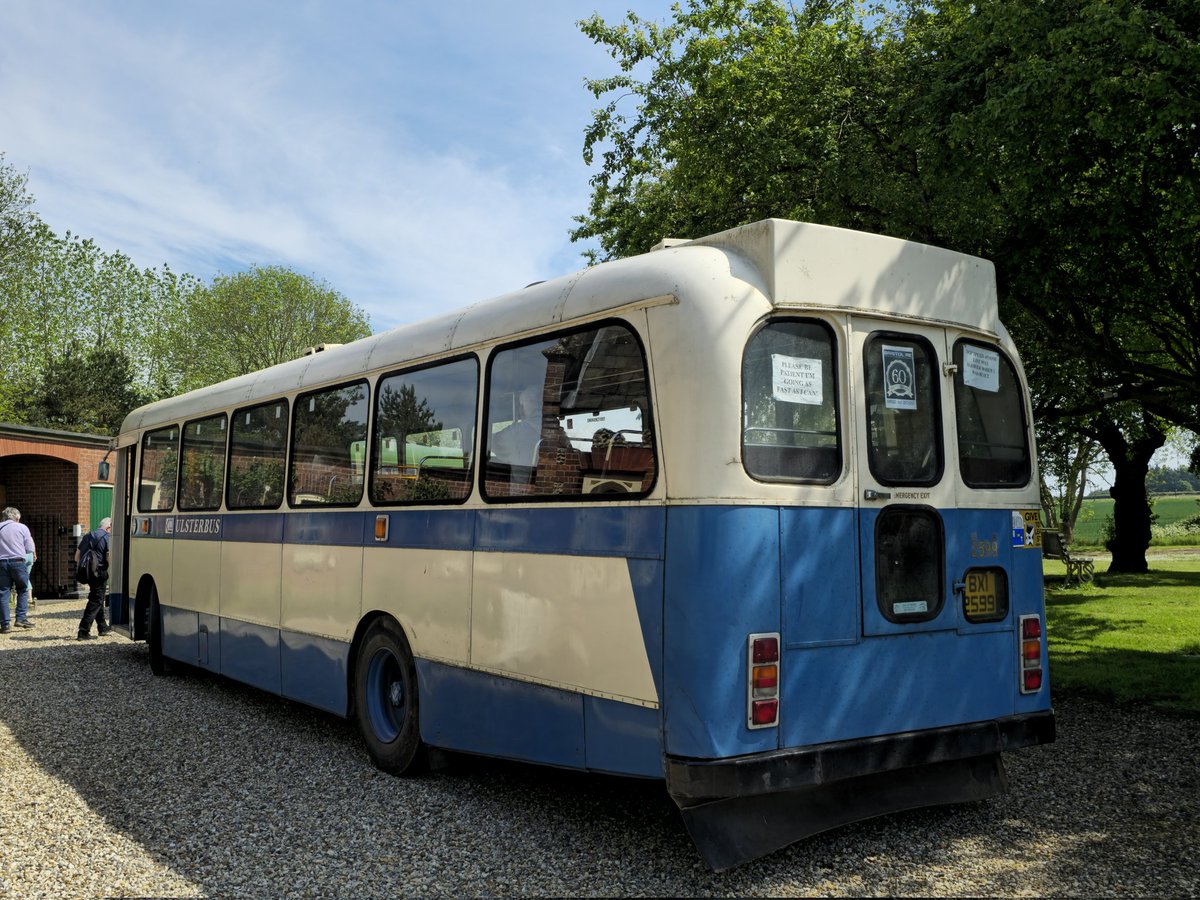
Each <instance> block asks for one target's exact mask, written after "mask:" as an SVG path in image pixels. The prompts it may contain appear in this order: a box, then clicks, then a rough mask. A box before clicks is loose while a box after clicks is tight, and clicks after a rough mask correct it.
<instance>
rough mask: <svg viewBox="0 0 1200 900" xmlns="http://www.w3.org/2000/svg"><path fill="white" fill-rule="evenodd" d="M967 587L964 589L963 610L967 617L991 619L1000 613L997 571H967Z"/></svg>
mask: <svg viewBox="0 0 1200 900" xmlns="http://www.w3.org/2000/svg"><path fill="white" fill-rule="evenodd" d="M966 582H967V587H966V590H965V591H963V612H964V613H966V616H967V619H969V620H978V619H990V618H994V617H995V616H997V615H998V614H999V613H1000V603H999V600H998V595H997V592H996V573H995V572H989V571H986V570H978V571H974V572H968V573H967V578H966Z"/></svg>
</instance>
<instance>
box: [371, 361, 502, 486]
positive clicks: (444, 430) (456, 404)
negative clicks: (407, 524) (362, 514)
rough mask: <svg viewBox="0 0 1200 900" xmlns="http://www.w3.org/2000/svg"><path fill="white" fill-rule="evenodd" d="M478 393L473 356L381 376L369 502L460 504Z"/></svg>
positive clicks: (468, 468) (468, 472) (466, 480)
mask: <svg viewBox="0 0 1200 900" xmlns="http://www.w3.org/2000/svg"><path fill="white" fill-rule="evenodd" d="M478 394H479V363H478V361H477V360H476V359H475V357H469V358H467V359H459V360H455V361H453V362H449V363H445V364H444V365H437V366H432V367H430V368H426V369H418V370H415V371H410V372H401V373H397V374H395V375H388V376H385V377H383V378H381V379H380V380H379V384H378V386H377V387H376V390H375V438H374V442H373V444H372V447H371V489H370V497H371V502H372V503H374V504H377V505H390V504H403V503H459V502H462V501H463V500H465V499H466V498H467V497H468V496H469V495H470V493H471V474H472V472H473V468H474V467H473V460H472V458H471V450H472V443H471V441H472V439H473V437H474V434H475V409H476V406H477V399H478Z"/></svg>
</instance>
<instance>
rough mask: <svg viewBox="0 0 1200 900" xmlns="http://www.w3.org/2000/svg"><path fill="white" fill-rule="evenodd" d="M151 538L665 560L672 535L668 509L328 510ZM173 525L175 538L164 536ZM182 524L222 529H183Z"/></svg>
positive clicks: (251, 518)
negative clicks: (382, 537) (384, 535)
mask: <svg viewBox="0 0 1200 900" xmlns="http://www.w3.org/2000/svg"><path fill="white" fill-rule="evenodd" d="M380 515H386V516H387V517H388V539H387V541H376V540H375V519H376V517H377V516H380ZM138 518H139V519H149V520H150V523H151V529H150V533H149V534H142V533H141V532H140V531H139V532H138V533H135V534H133V535H131V537H132V538H135V539H145V538H160V539H161V538H166V539H171V538H180V539H187V540H224V541H229V542H240V543H267V544H270V543H279V542H283V543H285V544H321V545H326V546H341V547H358V546H366V547H413V548H419V549H426V550H483V551H499V552H509V553H554V554H562V555H566V556H620V557H624V558H628V559H645V560H661V559H663V547H664V542H665V534H666V512H665V511H664V509H663V508H662V507H658V506H653V507H629V506H621V507H618V506H610V507H602V506H593V507H585V508H583V509H528V508H519V509H482V510H470V509H446V510H431V509H413V510H401V509H391V510H378V511H377V510H322V511H319V512H318V511H313V512H309V511H295V512H262V513H232V514H231V513H225V514H223V515H212V516H164V515H159V516H139V517H138ZM168 519H170V520H172V522H171V524H172V526H173V527H175V533H174V534H168V533H167V532H166V528H167V520H168ZM182 520H205V521H206V522H216V523H219V524H218V525H217V526H216V528H209V527H208V526H207V525H201V526H195V525H184V526H183V527H184V528H185V529H187V528H195V527H199V528H201V529H206V528H207V529H208V530H201V531H198V532H191V531H185V532H179V530H178V529H179V525H178V522H180V521H182Z"/></svg>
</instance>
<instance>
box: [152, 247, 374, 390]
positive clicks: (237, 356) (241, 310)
mask: <svg viewBox="0 0 1200 900" xmlns="http://www.w3.org/2000/svg"><path fill="white" fill-rule="evenodd" d="M370 334H371V328H370V324H369V320H368V318H367V316H366V314H365V313H364V312H363V311H362V310H361V309H359V308H358V307H357V306H355V305H354V304H353V303H352V302H351V301H349V300H348V299H346V297H344V296H343V295H342V294H340V293H338V292H337V291H336V290H334V289H333V288H332V287H330V286H329V285H328V284H326V283H325V282H324V281H319V280H316V279H314V278H311V277H308V276H305V275H301V274H299V273H297V272H294V271H292V270H290V269H287V268H284V267H282V266H256V267H254V268H252V269H250V270H249V271H247V272H241V273H239V274H236V275H221V276H218V277H217V278H216V279H214V280H213V282H212V284H211V285H209V286H207V287H197V288H196V289H194V290H193V291H192V292H191V295H190V296H189V297H188V300H187V304H186V311H185V312H184V314H183V315H182V316H181V317H180V321H179V322H178V323H177V325H176V327H175V328H174V331H173V333H172V334H171V335H170V337H169V338H168V343H169V344H170V345H171V347H172V353H173V355H174V356H175V357H176V359H178V360H181V361H183V360H185V361H186V364H182V363H181V370H182V371H181V372H180V380H179V383H178V384H177V385H175V387H176V389H179V390H190V389H193V388H198V387H203V386H205V385H209V384H215V383H216V382H218V381H223V380H225V379H227V378H233V377H236V376H238V375H243V374H246V373H247V372H253V371H256V370H258V369H263V368H266V367H268V366H273V365H277V364H278V363H281V362H286V361H287V360H290V359H296V358H297V357H299V356H300V355H301V354H302V353H303V351H304V350H305V349H306V348H308V347H312V346H316V345H318V344H322V343H335V344H337V343H346V342H349V341H354V340H358V339H359V338H363V337H367V336H369V335H370Z"/></svg>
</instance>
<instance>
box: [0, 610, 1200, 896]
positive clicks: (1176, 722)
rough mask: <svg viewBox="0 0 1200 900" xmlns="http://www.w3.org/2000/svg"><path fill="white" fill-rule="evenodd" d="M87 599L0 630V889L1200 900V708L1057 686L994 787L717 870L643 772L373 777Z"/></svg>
mask: <svg viewBox="0 0 1200 900" xmlns="http://www.w3.org/2000/svg"><path fill="white" fill-rule="evenodd" d="M81 609H82V603H78V604H77V603H73V602H72V603H61V602H58V603H56V602H53V601H51V602H47V601H42V602H40V603H39V604H38V605H37V607H36V608H35V610H34V616H33V619H34V621H35V622H36V623H37V627H36V628H35V629H33V630H31V631H29V632H19V633H17V632H15V633H14V634H11V635H5V636H4V637H3V638H0V688H2V690H3V697H4V699H3V701H2V703H0V775H2V776H3V777H2V778H0V896H6V895H7V896H15V897H36V896H47V897H68V896H75V897H94V896H129V895H137V896H142V895H154V896H175V897H240V896H245V895H248V894H249V895H256V896H289V897H292V896H319V897H359V896H383V895H405V896H411V895H425V896H428V895H442V896H445V895H459V894H465V895H471V896H493V895H514V894H515V895H557V896H563V895H570V896H597V895H606V896H613V895H646V896H676V897H678V896H682V897H692V896H712V895H723V896H727V895H744V896H756V895H761V896H814V895H824V896H963V895H968V896H1045V895H1057V896H1076V897H1082V896H1089V897H1090V896H1119V897H1132V896H1155V897H1161V896H1167V897H1178V896H1198V895H1200V815H1198V814H1200V773H1198V768H1197V753H1198V751H1200V721H1198V720H1195V719H1185V718H1178V717H1174V716H1169V715H1165V714H1162V713H1157V712H1151V711H1147V710H1131V709H1126V708H1116V707H1112V706H1109V705H1106V704H1103V703H1100V702H1096V701H1094V700H1088V699H1084V698H1080V697H1058V698H1056V702H1055V707H1056V711H1057V713H1058V725H1059V740H1058V742H1057V743H1055V744H1052V745H1049V746H1046V747H1037V748H1031V749H1027V750H1023V751H1018V752H1016V753H1012V754H1009V755H1008V756H1007V757H1006V759H1007V761H1008V770H1009V776H1010V780H1011V782H1012V790H1011V792H1010V793H1009V794H1007V795H1006V796H1004V797H1001V798H999V799H995V800H990V801H987V802H984V803H981V804H976V805H972V806H966V807H956V808H943V809H937V810H924V811H920V812H913V813H906V814H902V815H896V816H891V817H889V818H885V819H878V820H875V821H871V822H866V823H861V824H859V825H854V826H850V827H847V828H842V829H840V830H838V831H834V832H831V833H828V834H825V835H821V836H818V837H816V838H812V839H809V840H808V841H805V842H802V843H800V844H798V845H794V846H793V847H791V848H789V849H787V850H784V851H781V852H779V853H775V854H772V855H771V856H768V857H767V858H765V859H761V860H758V861H756V862H753V863H750V864H748V865H745V866H742V867H740V868H738V869H734V870H733V871H731V872H727V873H724V874H722V875H714V874H712V873H711V872H709V871H708V870H707V869H706V868H705V867H704V865H703V864H702V863H701V861H700V859H699V857H698V856H697V855H696V853H695V851H694V849H693V848H692V845H691V843H690V841H689V840H688V838H687V835H686V833H685V832H684V829H683V825H682V823H681V821H680V819H679V816H678V813H677V812H676V811H675V809H674V806H673V805H672V803H671V801H670V800H669V798H668V797H667V794H666V791H665V790H664V788H663V787H662V785H661V784H658V783H652V782H639V781H628V780H623V779H615V778H605V777H599V776H587V775H580V774H576V773H570V772H560V771H555V770H552V769H545V768H538V767H532V766H523V765H516V764H509V763H502V762H496V761H492V760H475V759H470V758H461V757H456V758H455V760H454V765H453V766H452V768H450V769H448V770H446V771H443V772H440V773H437V774H433V775H427V776H424V777H422V778H418V779H409V780H403V779H397V778H392V777H390V776H387V775H384V774H382V773H380V772H378V771H376V770H375V769H374V768H373V767H372V766H371V764H370V762H369V761H368V759H367V756H366V753H365V752H364V751H363V750H362V748H361V747H360V745H359V743H358V739H357V737H356V736H355V734H354V732H353V730H352V729H351V727H350V726H349V725H348V724H347V723H345V722H343V721H341V720H339V719H336V718H333V717H330V716H326V715H323V714H321V713H317V712H313V711H311V710H308V709H305V708H302V707H300V706H296V705H294V704H290V703H287V702H286V701H282V700H279V699H277V698H273V697H270V696H267V695H263V694H260V693H258V692H256V691H253V690H250V689H248V688H244V687H242V686H240V685H237V684H234V683H232V682H228V681H222V680H219V679H216V678H213V677H210V676H206V675H203V674H198V673H194V674H189V675H186V676H182V677H179V676H176V677H171V678H155V677H154V676H152V675H151V674H150V670H149V666H148V664H147V652H146V647H145V645H143V644H133V643H131V642H129V641H128V640H126V639H125V638H123V637H118V636H116V635H115V634H114V635H112V636H109V637H107V638H104V639H102V640H97V641H89V642H86V643H77V642H76V641H75V640H74V634H75V625H76V623H77V621H78V619H79V615H80V612H81Z"/></svg>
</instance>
